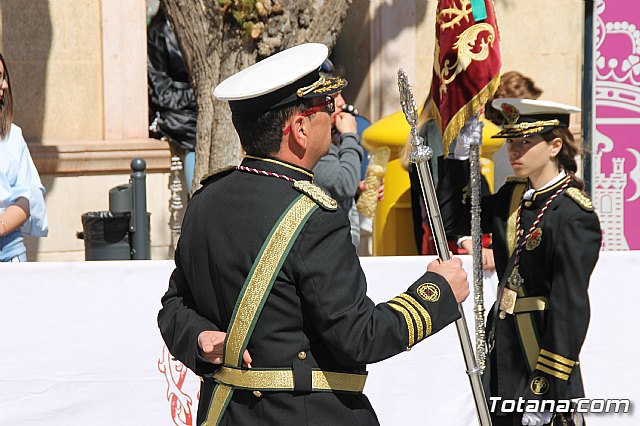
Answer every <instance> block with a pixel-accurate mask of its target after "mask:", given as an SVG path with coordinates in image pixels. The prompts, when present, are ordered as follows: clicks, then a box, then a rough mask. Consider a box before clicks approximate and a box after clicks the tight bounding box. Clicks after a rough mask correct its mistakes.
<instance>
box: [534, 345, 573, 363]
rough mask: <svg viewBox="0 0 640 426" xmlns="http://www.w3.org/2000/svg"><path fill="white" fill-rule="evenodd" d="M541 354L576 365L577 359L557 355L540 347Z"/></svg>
mask: <svg viewBox="0 0 640 426" xmlns="http://www.w3.org/2000/svg"><path fill="white" fill-rule="evenodd" d="M540 355H544V356H546V357H547V358H551V359H552V360H554V361H558V362H561V363H563V364H564V365H567V366H569V367H573V366H574V365H576V362H575V361H571V360H570V359H569V358H565V357H563V356H560V355H556V354H554V353H553V352H549V351H548V350H546V349H540Z"/></svg>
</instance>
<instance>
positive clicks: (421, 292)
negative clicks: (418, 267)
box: [416, 283, 440, 302]
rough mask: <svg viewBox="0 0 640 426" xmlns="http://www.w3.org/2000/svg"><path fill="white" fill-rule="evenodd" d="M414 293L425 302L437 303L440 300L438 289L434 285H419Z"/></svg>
mask: <svg viewBox="0 0 640 426" xmlns="http://www.w3.org/2000/svg"><path fill="white" fill-rule="evenodd" d="M416 293H418V296H420V297H421V298H422V299H424V300H426V301H427V302H437V301H438V300H440V287H438V286H437V285H435V284H434V283H424V284H420V285H419V286H418V289H417V290H416Z"/></svg>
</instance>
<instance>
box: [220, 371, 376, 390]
mask: <svg viewBox="0 0 640 426" xmlns="http://www.w3.org/2000/svg"><path fill="white" fill-rule="evenodd" d="M213 378H214V380H216V381H217V382H218V383H222V384H224V385H228V386H233V387H234V388H242V389H248V390H258V391H288V392H292V391H293V390H294V387H295V380H294V377H293V370H291V369H286V370H285V369H282V370H265V369H262V370H261V369H256V368H251V369H247V370H245V369H238V368H230V367H227V366H222V367H220V369H219V370H218V371H216V373H215V374H214V375H213ZM366 381H367V375H366V374H357V373H341V372H336V371H323V370H318V369H314V370H312V371H311V389H312V390H313V391H342V392H362V390H363V389H364V385H365V383H366Z"/></svg>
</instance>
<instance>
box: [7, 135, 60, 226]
mask: <svg viewBox="0 0 640 426" xmlns="http://www.w3.org/2000/svg"><path fill="white" fill-rule="evenodd" d="M44 193H45V188H44V186H43V185H42V182H41V181H40V176H39V175H38V171H37V170H36V166H35V165H34V164H33V160H32V159H31V155H30V154H29V149H28V148H27V144H26V142H25V141H24V138H23V137H22V130H21V129H20V127H18V126H16V125H15V124H11V128H10V129H9V134H8V135H6V136H5V137H4V139H2V140H0V213H2V212H4V211H5V209H6V208H7V207H9V206H10V205H12V204H14V203H15V200H16V199H17V198H19V197H24V198H26V199H28V200H29V219H28V220H27V221H26V222H25V223H24V225H22V232H24V233H26V234H29V235H33V236H34V237H46V236H47V233H48V231H49V229H48V221H47V208H46V206H45V202H44Z"/></svg>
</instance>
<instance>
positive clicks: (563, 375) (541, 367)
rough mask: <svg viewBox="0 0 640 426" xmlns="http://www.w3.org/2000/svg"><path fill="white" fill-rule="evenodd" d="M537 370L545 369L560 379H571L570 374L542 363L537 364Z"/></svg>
mask: <svg viewBox="0 0 640 426" xmlns="http://www.w3.org/2000/svg"><path fill="white" fill-rule="evenodd" d="M536 370H540V371H544V372H545V373H547V374H551V375H552V376H554V377H557V378H558V379H562V380H569V375H568V374H564V373H560V372H558V371H556V370H552V369H550V368H547V367H545V366H544V365H542V364H537V365H536Z"/></svg>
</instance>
